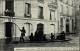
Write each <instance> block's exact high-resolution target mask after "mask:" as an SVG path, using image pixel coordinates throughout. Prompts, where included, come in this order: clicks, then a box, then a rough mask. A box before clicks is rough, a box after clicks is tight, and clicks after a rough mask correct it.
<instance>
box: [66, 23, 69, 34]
mask: <svg viewBox="0 0 80 51" xmlns="http://www.w3.org/2000/svg"><path fill="white" fill-rule="evenodd" d="M66 32H67V33H69V24H66Z"/></svg>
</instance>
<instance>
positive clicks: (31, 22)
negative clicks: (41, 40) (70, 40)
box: [0, 0, 75, 38]
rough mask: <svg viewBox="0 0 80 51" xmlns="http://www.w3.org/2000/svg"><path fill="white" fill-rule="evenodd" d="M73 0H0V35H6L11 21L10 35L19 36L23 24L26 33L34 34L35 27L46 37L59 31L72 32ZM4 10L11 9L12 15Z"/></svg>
mask: <svg viewBox="0 0 80 51" xmlns="http://www.w3.org/2000/svg"><path fill="white" fill-rule="evenodd" d="M73 2H74V1H73V0H70V1H69V0H1V1H0V10H1V11H0V34H2V35H0V37H1V38H4V37H6V35H5V34H6V30H10V29H8V27H10V24H9V25H6V23H5V22H12V24H11V31H8V32H11V35H12V37H20V35H21V32H20V31H19V28H20V29H21V28H22V27H23V26H24V27H25V29H26V35H25V36H29V35H30V34H31V33H33V34H35V31H36V30H37V29H40V30H43V32H44V34H47V35H48V37H49V35H50V34H51V33H53V34H54V35H55V36H57V35H58V33H61V31H65V32H68V33H72V32H73V29H74V22H75V17H74V15H75V13H74V7H73ZM6 11H12V12H13V13H14V15H13V16H7V15H6V13H5V12H6Z"/></svg>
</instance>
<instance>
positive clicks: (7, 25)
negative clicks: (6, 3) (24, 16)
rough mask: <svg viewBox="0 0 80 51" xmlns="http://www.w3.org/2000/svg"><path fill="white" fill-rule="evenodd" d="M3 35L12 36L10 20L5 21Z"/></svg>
mask: <svg viewBox="0 0 80 51" xmlns="http://www.w3.org/2000/svg"><path fill="white" fill-rule="evenodd" d="M5 37H10V38H11V37H12V22H5Z"/></svg>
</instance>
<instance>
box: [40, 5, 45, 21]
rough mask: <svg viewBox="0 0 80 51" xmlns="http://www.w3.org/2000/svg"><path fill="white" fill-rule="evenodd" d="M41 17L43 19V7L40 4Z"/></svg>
mask: <svg viewBox="0 0 80 51" xmlns="http://www.w3.org/2000/svg"><path fill="white" fill-rule="evenodd" d="M39 18H40V19H43V18H44V17H43V7H41V6H39Z"/></svg>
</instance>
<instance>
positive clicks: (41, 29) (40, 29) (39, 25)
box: [37, 23, 44, 31]
mask: <svg viewBox="0 0 80 51" xmlns="http://www.w3.org/2000/svg"><path fill="white" fill-rule="evenodd" d="M43 29H44V25H43V24H41V23H40V24H38V25H37V30H39V31H44V30H43Z"/></svg>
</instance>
